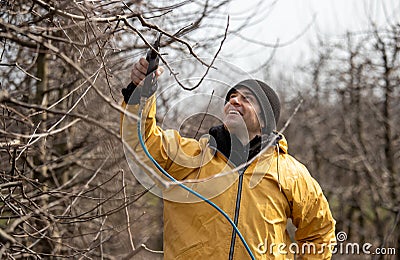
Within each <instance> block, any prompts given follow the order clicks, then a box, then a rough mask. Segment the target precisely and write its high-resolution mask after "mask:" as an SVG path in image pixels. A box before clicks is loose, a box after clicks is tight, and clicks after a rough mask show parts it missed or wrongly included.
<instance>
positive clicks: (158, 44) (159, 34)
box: [153, 32, 162, 50]
mask: <svg viewBox="0 0 400 260" xmlns="http://www.w3.org/2000/svg"><path fill="white" fill-rule="evenodd" d="M161 35H162V33H161V32H159V33H158V34H157V38H156V41H155V42H154V45H153V47H154V49H157V50H158V49H159V48H160V41H161Z"/></svg>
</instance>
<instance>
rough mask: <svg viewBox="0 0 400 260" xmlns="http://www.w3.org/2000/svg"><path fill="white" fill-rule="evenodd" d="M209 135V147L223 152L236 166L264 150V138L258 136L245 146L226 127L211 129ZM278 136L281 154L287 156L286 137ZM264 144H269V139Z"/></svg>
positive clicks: (220, 126)
mask: <svg viewBox="0 0 400 260" xmlns="http://www.w3.org/2000/svg"><path fill="white" fill-rule="evenodd" d="M209 134H210V135H211V136H212V138H210V141H209V146H210V147H211V148H213V149H216V150H218V151H219V152H221V153H222V154H223V155H224V156H225V157H226V158H227V159H228V160H230V161H231V162H232V163H233V164H234V165H236V166H237V165H240V164H242V163H245V162H247V161H249V160H251V159H252V158H253V157H254V156H256V155H257V154H258V153H259V152H260V151H261V148H263V145H262V144H261V141H262V138H261V136H259V135H257V136H256V137H254V138H253V139H252V140H251V141H250V142H249V143H248V144H247V145H243V144H242V143H241V142H240V141H239V139H238V138H237V137H236V136H235V135H231V134H230V133H229V131H228V130H227V129H226V128H225V126H224V125H219V126H214V127H211V128H210V130H209ZM274 134H276V135H277V139H276V143H275V144H274V145H277V144H278V145H279V152H280V153H283V154H286V153H287V151H288V146H287V142H286V139H285V137H284V136H283V134H281V133H277V132H276V133H274ZM264 143H269V141H268V139H266V141H265V142H264Z"/></svg>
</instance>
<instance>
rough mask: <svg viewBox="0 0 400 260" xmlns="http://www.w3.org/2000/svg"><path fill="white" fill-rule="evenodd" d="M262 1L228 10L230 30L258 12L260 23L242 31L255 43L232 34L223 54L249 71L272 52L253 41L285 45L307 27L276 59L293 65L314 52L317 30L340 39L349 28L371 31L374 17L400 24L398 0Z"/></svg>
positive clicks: (239, 3) (237, 3)
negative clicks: (246, 17)
mask: <svg viewBox="0 0 400 260" xmlns="http://www.w3.org/2000/svg"><path fill="white" fill-rule="evenodd" d="M257 2H258V1H255V0H252V1H249V0H248V1H243V0H236V1H234V2H233V3H232V4H231V5H230V6H229V8H228V10H227V13H228V14H229V15H230V18H231V22H230V28H231V29H234V28H235V27H236V26H238V24H240V21H241V20H240V19H241V18H242V17H244V16H246V15H248V14H250V13H251V12H254V10H258V14H257V15H256V16H254V20H255V21H260V22H258V23H256V24H255V25H254V26H252V27H251V28H249V29H247V30H245V31H244V33H243V34H242V35H243V36H244V37H246V38H248V39H250V42H249V41H245V40H239V39H238V37H233V36H231V37H232V38H231V39H229V41H228V42H227V45H226V46H224V49H223V52H222V54H223V55H224V56H225V57H231V56H232V55H231V54H235V57H238V58H236V59H235V60H232V62H235V63H236V64H237V65H240V66H241V67H242V68H243V69H245V70H251V69H254V68H255V67H257V66H259V65H261V64H263V62H264V61H265V60H266V59H267V58H268V57H269V55H270V53H271V50H272V48H267V47H262V46H260V45H256V44H252V43H251V39H254V41H255V40H257V41H261V42H265V43H269V44H275V43H276V42H277V40H278V39H279V43H286V42H288V41H290V40H292V39H293V38H295V36H296V35H299V34H301V33H302V32H303V31H304V29H305V28H308V30H307V31H306V32H305V33H304V34H303V35H302V36H301V37H300V38H299V39H297V40H296V41H295V42H294V43H291V44H289V45H288V46H286V47H281V48H279V49H278V50H277V52H276V53H275V61H278V62H279V63H283V64H287V65H288V66H291V65H294V64H297V63H298V62H300V61H303V60H304V59H305V58H306V57H308V56H309V55H310V51H311V50H310V43H311V42H313V41H314V40H315V39H316V35H317V34H318V35H320V36H323V37H324V38H338V37H341V36H342V35H344V34H345V33H346V32H348V31H350V32H362V31H366V30H368V28H369V24H370V23H369V22H368V20H369V19H372V20H373V21H374V22H375V23H376V24H378V26H382V25H385V24H386V23H387V21H388V20H390V21H391V22H393V21H397V23H399V22H400V1H399V0H278V1H276V2H275V4H274V5H272V6H271V2H272V1H263V3H262V4H261V5H256V3H257ZM242 21H243V20H242ZM310 24H311V26H308V25H310Z"/></svg>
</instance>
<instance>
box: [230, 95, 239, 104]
mask: <svg viewBox="0 0 400 260" xmlns="http://www.w3.org/2000/svg"><path fill="white" fill-rule="evenodd" d="M229 103H231V104H232V105H240V99H239V97H238V96H236V97H231V98H230V99H229Z"/></svg>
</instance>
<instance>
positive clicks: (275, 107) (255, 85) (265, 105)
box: [225, 79, 281, 134]
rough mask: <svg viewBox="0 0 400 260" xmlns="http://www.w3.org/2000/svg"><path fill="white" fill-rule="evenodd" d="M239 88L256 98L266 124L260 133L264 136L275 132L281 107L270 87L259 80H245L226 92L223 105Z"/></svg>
mask: <svg viewBox="0 0 400 260" xmlns="http://www.w3.org/2000/svg"><path fill="white" fill-rule="evenodd" d="M239 87H245V88H247V89H249V90H250V91H251V92H253V93H254V95H255V96H256V98H257V101H258V103H259V104H260V107H261V113H262V115H261V116H262V117H263V118H264V121H265V123H266V127H265V128H264V129H263V131H262V132H263V133H264V134H269V133H271V132H272V131H273V130H276V125H277V124H278V121H279V116H280V112H281V105H280V101H279V97H278V95H277V94H276V92H275V91H274V90H273V89H272V88H271V87H270V86H268V85H267V84H266V83H264V82H262V81H260V80H255V79H246V80H243V81H241V82H239V83H237V84H236V85H235V86H234V87H233V88H231V89H230V90H229V91H228V93H227V94H226V97H225V103H227V102H228V101H229V97H230V95H231V94H232V93H233V92H234V91H236V90H237V89H238V88H239ZM273 119H274V121H275V122H274V124H271V121H272V120H273Z"/></svg>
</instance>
